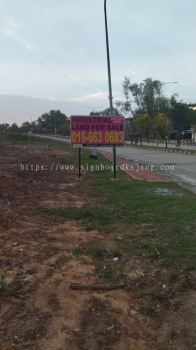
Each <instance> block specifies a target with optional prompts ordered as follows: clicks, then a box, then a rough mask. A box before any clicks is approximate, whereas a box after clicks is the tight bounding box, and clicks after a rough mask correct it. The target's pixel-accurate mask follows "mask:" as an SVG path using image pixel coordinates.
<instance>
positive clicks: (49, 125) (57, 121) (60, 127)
mask: <svg viewBox="0 0 196 350" xmlns="http://www.w3.org/2000/svg"><path fill="white" fill-rule="evenodd" d="M36 125H37V128H38V130H39V132H46V133H55V134H56V133H59V134H65V133H66V134H68V133H69V120H68V118H67V116H66V115H65V114H63V113H61V112H60V110H51V111H50V112H48V113H44V114H42V115H41V117H39V118H38V120H37V122H36Z"/></svg>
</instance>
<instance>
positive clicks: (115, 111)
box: [90, 108, 119, 115]
mask: <svg viewBox="0 0 196 350" xmlns="http://www.w3.org/2000/svg"><path fill="white" fill-rule="evenodd" d="M110 113H111V111H110V108H106V109H104V110H103V111H92V112H90V115H110ZM113 115H119V111H118V109H117V108H113Z"/></svg>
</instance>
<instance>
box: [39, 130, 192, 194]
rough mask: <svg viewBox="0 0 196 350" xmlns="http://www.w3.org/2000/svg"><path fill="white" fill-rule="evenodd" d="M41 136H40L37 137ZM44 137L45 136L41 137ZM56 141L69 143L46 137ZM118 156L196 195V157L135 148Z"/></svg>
mask: <svg viewBox="0 0 196 350" xmlns="http://www.w3.org/2000/svg"><path fill="white" fill-rule="evenodd" d="M37 136H39V135H37ZM41 137H44V136H41ZM45 138H49V139H52V140H55V141H60V142H69V140H66V139H65V138H64V137H57V136H45ZM100 149H101V150H102V151H107V152H112V149H111V148H110V147H104V148H103V147H101V148H100ZM117 155H118V156H119V157H121V158H124V159H127V160H131V161H135V162H136V163H139V164H141V165H144V166H145V165H149V166H152V169H153V170H154V169H155V170H156V171H157V172H158V173H160V174H163V175H166V176H168V177H170V178H171V179H173V180H175V181H177V182H178V183H179V184H180V185H182V186H184V187H186V188H188V189H190V190H191V191H192V192H194V193H196V156H195V155H188V154H178V153H167V152H162V151H159V150H153V151H152V150H146V149H140V148H134V147H129V146H128V147H126V146H125V147H118V148H117Z"/></svg>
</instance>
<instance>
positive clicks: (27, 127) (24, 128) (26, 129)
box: [20, 122, 31, 133]
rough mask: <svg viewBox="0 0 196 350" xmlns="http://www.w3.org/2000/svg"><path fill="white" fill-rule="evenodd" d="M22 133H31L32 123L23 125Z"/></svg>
mask: <svg viewBox="0 0 196 350" xmlns="http://www.w3.org/2000/svg"><path fill="white" fill-rule="evenodd" d="M20 131H22V132H25V133H26V132H29V131H31V123H29V122H24V123H22V126H21V127H20Z"/></svg>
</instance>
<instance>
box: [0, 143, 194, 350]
mask: <svg viewBox="0 0 196 350" xmlns="http://www.w3.org/2000/svg"><path fill="white" fill-rule="evenodd" d="M66 152H67V156H69V151H66ZM62 154H63V155H65V151H64V150H62V149H60V148H59V149H54V151H53V152H52V154H51V148H49V147H48V146H47V145H43V146H40V145H39V146H38V145H27V146H24V145H10V144H6V145H4V147H2V148H1V149H0V273H1V276H3V277H1V282H0V283H1V284H0V286H1V294H0V350H11V349H21V350H23V349H26V350H28V349H32V350H33V349H35V350H99V349H100V350H110V349H111V350H117V349H118V350H132V349H133V350H136V349H137V350H155V349H156V350H166V349H171V350H172V349H173V350H190V349H194V348H196V341H195V340H196V337H195V326H196V311H195V301H196V300H195V291H194V290H191V289H189V290H188V289H187V291H186V297H184V294H183V291H182V290H183V289H181V288H183V284H184V283H185V282H184V280H182V281H181V282H180V283H181V284H179V288H180V292H179V293H178V296H177V297H175V300H174V299H172V300H171V302H170V303H168V305H166V306H165V309H164V312H162V311H161V312H160V314H159V316H157V317H155V318H154V317H151V316H150V315H145V314H144V313H142V312H141V311H140V310H141V306H142V305H143V303H144V294H142V297H141V290H143V289H145V288H146V274H148V276H150V277H148V286H149V283H152V286H153V284H154V283H156V282H157V283H158V284H160V283H161V282H160V271H158V270H157V272H154V275H153V273H152V271H155V270H154V267H153V269H152V267H151V265H150V263H149V265H148V264H147V265H144V264H143V265H142V263H141V262H138V261H137V260H133V261H128V262H125V265H126V266H124V270H123V271H126V270H127V271H126V272H127V275H128V276H129V287H128V288H125V289H118V290H113V291H106V292H103V291H101V292H95V291H78V290H71V289H70V283H74V282H77V283H89V284H91V283H99V282H101V280H100V277H99V276H98V275H97V274H96V273H95V268H96V266H95V261H94V260H93V258H92V257H91V256H89V255H86V256H85V254H83V255H82V256H80V257H78V256H77V254H76V252H77V249H79V248H80V247H85V246H88V245H90V244H91V243H92V242H99V243H100V242H101V243H104V244H106V245H107V244H110V242H109V241H107V238H106V236H105V234H104V233H102V232H97V231H89V232H87V231H86V230H85V228H84V227H83V226H82V225H80V224H79V223H78V222H76V221H74V220H64V219H58V220H57V219H56V218H54V217H48V216H46V215H45V214H44V212H43V211H42V208H51V207H56V206H66V205H69V207H70V206H72V207H73V208H74V207H76V208H80V207H83V206H85V205H86V204H87V203H88V201H89V198H88V197H87V195H85V193H84V191H83V192H81V191H80V186H81V184H80V183H79V182H77V181H74V174H73V172H71V171H70V172H68V171H66V172H55V171H49V170H48V171H39V172H35V171H33V170H29V171H23V170H21V164H45V165H46V164H47V165H48V167H51V162H52V159H55V158H56V157H59V156H61V155H62ZM87 182H88V180H87ZM92 205H93V203H92ZM100 263H102V262H101V261H100ZM133 271H134V272H133ZM163 273H164V271H163ZM126 278H127V277H126ZM149 278H150V279H151V280H149ZM167 278H168V277H167ZM156 279H157V280H156ZM163 288H165V287H164V286H163ZM145 292H146V289H145ZM181 293H182V294H183V302H182V298H181ZM146 298H147V300H148V293H147V292H146ZM157 304H159V303H158V302H157ZM171 305H172V306H171ZM179 305H180V307H179ZM158 308H159V305H157V309H158ZM167 308H168V309H167Z"/></svg>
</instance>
